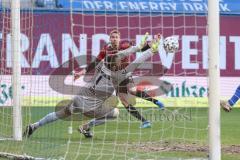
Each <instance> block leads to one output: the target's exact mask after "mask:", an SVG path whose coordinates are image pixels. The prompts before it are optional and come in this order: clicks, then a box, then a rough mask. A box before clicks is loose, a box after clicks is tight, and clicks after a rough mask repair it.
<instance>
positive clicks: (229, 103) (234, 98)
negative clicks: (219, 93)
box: [220, 85, 240, 112]
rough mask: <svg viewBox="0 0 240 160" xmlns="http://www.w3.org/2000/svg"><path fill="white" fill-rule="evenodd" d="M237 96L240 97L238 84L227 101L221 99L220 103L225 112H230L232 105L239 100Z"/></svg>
mask: <svg viewBox="0 0 240 160" xmlns="http://www.w3.org/2000/svg"><path fill="white" fill-rule="evenodd" d="M239 98H240V85H239V86H238V87H237V89H236V91H235V93H234V94H233V95H232V97H231V98H230V99H229V100H228V101H227V102H226V101H221V102H220V105H221V107H222V108H223V109H224V110H225V111H226V112H230V111H231V110H232V107H233V106H234V105H235V104H236V103H237V101H238V100H239Z"/></svg>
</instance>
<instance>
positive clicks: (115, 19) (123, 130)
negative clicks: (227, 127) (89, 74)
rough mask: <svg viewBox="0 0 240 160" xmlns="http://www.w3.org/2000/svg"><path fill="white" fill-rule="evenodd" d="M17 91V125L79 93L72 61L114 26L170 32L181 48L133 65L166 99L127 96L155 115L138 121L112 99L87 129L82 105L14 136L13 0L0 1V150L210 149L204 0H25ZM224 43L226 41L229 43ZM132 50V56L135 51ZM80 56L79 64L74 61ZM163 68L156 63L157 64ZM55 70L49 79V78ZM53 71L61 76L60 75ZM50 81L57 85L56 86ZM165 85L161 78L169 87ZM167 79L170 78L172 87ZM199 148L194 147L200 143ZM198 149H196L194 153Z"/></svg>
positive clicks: (86, 154) (34, 153)
mask: <svg viewBox="0 0 240 160" xmlns="http://www.w3.org/2000/svg"><path fill="white" fill-rule="evenodd" d="M21 5H22V10H21V20H20V22H21V52H22V54H21V58H22V59H21V66H22V76H21V83H20V82H19V83H20V85H21V86H22V90H21V100H22V119H23V130H25V128H26V126H27V125H28V124H33V123H35V122H37V121H38V120H40V119H41V118H43V117H44V116H46V115H48V114H49V113H51V112H54V111H58V110H59V107H58V104H59V102H61V101H63V100H67V99H71V98H72V97H73V96H75V94H76V92H74V88H77V87H79V86H81V84H82V83H83V81H82V79H81V78H80V80H77V81H73V75H71V73H72V71H73V70H74V68H76V66H79V68H84V67H85V66H86V65H87V64H90V62H92V61H93V60H94V59H95V57H96V56H97V55H98V54H99V52H100V50H101V48H102V47H103V46H104V44H106V43H108V42H109V33H110V32H111V31H112V30H113V29H117V30H118V31H120V33H121V40H127V41H131V42H133V44H139V43H140V41H141V38H142V36H143V35H144V34H145V33H146V32H149V39H148V40H149V41H151V40H152V39H153V35H155V34H158V33H160V34H162V36H163V38H166V37H169V36H175V37H177V38H178V41H179V50H178V51H177V52H176V53H175V54H174V53H166V52H165V50H164V48H163V46H162V42H161V43H160V45H159V49H158V51H159V53H158V54H155V55H154V56H152V57H151V58H149V59H148V60H147V61H146V62H144V63H143V65H141V66H139V67H138V68H137V69H136V70H135V71H134V72H133V80H134V83H135V85H136V88H137V89H139V90H142V91H145V92H147V93H148V94H149V95H151V96H153V97H155V98H156V99H158V100H160V101H161V102H162V103H164V105H165V110H160V109H159V108H158V107H157V105H155V104H153V103H152V102H149V101H146V100H143V99H141V98H133V96H129V97H131V100H132V101H133V102H134V101H135V103H133V104H134V106H135V107H136V108H137V110H138V111H139V112H140V113H141V114H142V115H143V116H144V117H145V118H146V119H147V120H149V121H150V122H151V128H144V129H141V128H139V126H140V125H141V122H140V121H139V120H137V119H136V118H134V117H133V116H131V115H130V114H129V112H127V110H126V109H125V108H124V107H123V105H122V104H121V102H120V103H119V104H118V106H117V107H118V108H119V110H120V115H119V117H118V118H117V119H115V120H113V121H107V122H106V123H105V124H103V125H99V126H96V127H93V129H92V131H93V133H94V136H93V138H90V139H88V138H85V137H84V135H82V134H81V133H79V131H78V128H79V126H81V125H82V124H84V123H86V122H87V121H88V120H89V119H87V118H85V117H82V116H80V115H78V114H77V115H74V116H73V117H72V118H68V119H61V120H58V121H56V122H53V123H50V124H46V125H44V126H42V127H40V128H39V129H38V130H36V131H35V132H34V134H33V135H31V136H30V137H29V138H23V141H21V142H16V141H14V140H12V118H13V115H12V92H13V91H12V89H11V83H12V82H11V80H12V78H11V73H12V68H11V67H12V63H13V62H12V59H11V43H10V37H11V36H10V21H11V17H10V6H9V5H8V2H6V3H2V10H1V14H0V16H1V21H0V27H1V31H2V32H1V34H0V38H1V41H0V42H1V53H0V54H1V55H0V56H1V60H0V138H1V141H0V142H1V143H0V152H1V153H2V154H0V157H1V156H5V157H11V156H16V157H19V156H23V157H27V156H30V158H31V157H35V158H36V157H37V158H43V159H46V158H49V159H161V158H163V159H168V158H169V159H175V158H179V157H181V158H183V159H184V158H191V157H200V158H206V157H207V155H208V109H207V106H208V97H207V94H208V74H207V72H208V71H207V69H208V37H207V27H206V26H207V11H206V10H207V1H205V0H186V1H181V0H169V1H161V0H150V1H147V0H146V1H144V0H142V1H130V0H117V1H115V0H109V1H105V0H104V1H97V0H94V1H90V0H89V1H88V0H71V1H63V0H59V1H53V0H35V1H21ZM225 49H226V48H225ZM141 54H142V53H141V52H139V53H136V54H133V55H132V56H131V60H134V59H136V58H139V57H140V56H141ZM79 61H81V64H79ZM163 66H164V67H165V68H166V70H167V72H162V67H163ZM51 77H55V78H54V80H55V81H51V80H52V79H51ZM56 77H58V78H56ZM51 83H54V84H55V86H58V89H57V90H56V88H53V87H52V86H51ZM166 86H167V88H165V87H166ZM169 86H170V87H169ZM199 151H200V152H199ZM189 152H191V153H192V154H189ZM195 153H196V154H195Z"/></svg>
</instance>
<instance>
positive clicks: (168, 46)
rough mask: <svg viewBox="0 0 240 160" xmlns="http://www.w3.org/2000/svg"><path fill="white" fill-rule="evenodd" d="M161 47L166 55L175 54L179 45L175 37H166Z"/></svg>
mask: <svg viewBox="0 0 240 160" xmlns="http://www.w3.org/2000/svg"><path fill="white" fill-rule="evenodd" d="M163 47H164V49H165V51H166V52H167V53H175V52H177V51H178V48H179V43H178V39H177V38H176V37H167V38H165V39H164V41H163Z"/></svg>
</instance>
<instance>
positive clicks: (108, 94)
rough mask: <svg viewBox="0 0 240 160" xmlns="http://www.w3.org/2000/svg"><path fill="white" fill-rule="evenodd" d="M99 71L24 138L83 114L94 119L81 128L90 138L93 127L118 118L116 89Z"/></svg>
mask: <svg viewBox="0 0 240 160" xmlns="http://www.w3.org/2000/svg"><path fill="white" fill-rule="evenodd" d="M157 47H158V44H155V45H153V46H152V49H151V50H150V49H149V50H147V51H146V52H145V53H143V55H142V56H141V57H140V58H139V59H136V60H135V62H140V61H139V60H144V58H142V57H143V56H145V57H150V56H151V55H152V54H151V53H152V51H156V50H157ZM146 55H147V56H146ZM138 64H139V63H138ZM134 67H137V65H129V66H128V68H129V69H134ZM99 71H100V70H98V69H97V70H96V72H95V74H94V76H93V78H92V80H91V81H90V82H88V83H86V84H85V87H81V88H80V91H79V95H77V96H75V97H74V98H73V99H72V100H70V101H67V103H65V107H64V108H62V109H61V110H59V111H56V112H52V113H49V114H47V115H46V116H44V117H43V118H42V119H40V120H39V121H37V122H35V123H33V124H29V125H28V126H27V127H26V130H25V131H24V136H25V137H29V136H30V135H32V134H33V132H34V131H36V130H37V129H38V128H39V127H41V126H44V125H46V124H48V123H52V122H54V121H56V120H59V119H64V118H67V117H69V116H71V115H72V114H75V113H82V114H83V115H85V116H87V117H93V118H94V119H92V120H90V121H89V122H88V123H87V124H85V125H83V127H80V128H79V131H80V132H81V133H82V134H83V135H84V136H85V137H87V138H90V137H92V136H93V134H92V132H91V128H92V127H93V126H98V125H101V124H104V123H105V122H106V121H107V120H112V119H115V118H117V117H118V115H119V110H118V109H117V108H115V107H116V106H117V99H115V97H114V96H112V94H113V92H114V87H113V85H112V81H111V78H110V77H109V76H108V75H106V74H102V73H101V72H99ZM56 85H57V86H56V87H59V86H58V84H56ZM65 102H66V101H65Z"/></svg>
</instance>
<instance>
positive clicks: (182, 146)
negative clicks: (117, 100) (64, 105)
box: [0, 107, 240, 160]
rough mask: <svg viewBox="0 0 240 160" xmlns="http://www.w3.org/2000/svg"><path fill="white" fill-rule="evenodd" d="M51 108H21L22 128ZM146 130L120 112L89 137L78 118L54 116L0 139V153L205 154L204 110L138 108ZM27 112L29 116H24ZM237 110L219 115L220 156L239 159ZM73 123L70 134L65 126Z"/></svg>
mask: <svg viewBox="0 0 240 160" xmlns="http://www.w3.org/2000/svg"><path fill="white" fill-rule="evenodd" d="M53 110H54V108H47V107H42V108H40V107H33V108H31V109H29V108H28V109H27V108H25V109H24V110H23V113H28V114H24V126H26V124H27V123H28V122H29V121H31V122H35V121H36V120H38V119H40V118H41V117H42V116H44V115H45V114H47V113H49V112H51V111H53ZM142 111H143V113H144V115H145V116H146V117H148V119H149V120H151V121H152V124H153V125H152V128H148V129H139V125H140V123H139V122H138V121H136V120H135V119H133V118H130V117H129V116H128V113H127V112H126V111H125V110H121V114H120V117H119V118H118V120H116V121H112V122H108V123H106V125H103V126H97V127H95V128H94V138H93V139H85V138H84V136H82V135H80V134H79V133H78V132H77V128H78V125H80V124H82V123H83V121H67V120H64V121H63V120H60V121H57V122H54V123H52V124H49V125H46V126H44V127H42V128H40V129H39V130H37V131H36V132H35V133H34V134H33V136H32V137H30V138H29V139H24V140H23V141H22V142H14V141H11V140H1V141H0V152H8V153H14V154H19V155H23V154H26V155H30V156H34V157H42V158H51V159H61V158H65V159H90V160H91V159H114V160H115V159H172V158H182V159H188V158H193V157H194V158H197V157H198V158H205V159H207V155H208V146H207V144H208V141H207V139H208V138H207V137H208V135H207V123H208V118H207V117H208V111H207V109H206V108H171V109H169V110H166V111H164V112H163V111H159V110H158V109H155V108H151V109H142ZM9 113H10V110H9V109H6V108H5V109H3V108H2V109H0V115H1V116H0V137H7V135H8V136H10V135H11V129H10V128H11V126H10V125H11V123H12V122H11V118H10V114H9ZM30 115H31V118H32V119H30ZM239 115H240V109H234V110H233V111H232V112H231V113H224V112H222V113H221V143H222V148H223V149H222V159H224V160H225V159H226V160H232V159H234V160H237V159H240V157H239V154H240V145H239V144H240V125H239V119H240V116H239ZM71 123H72V125H73V134H68V127H69V126H70V125H71Z"/></svg>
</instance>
